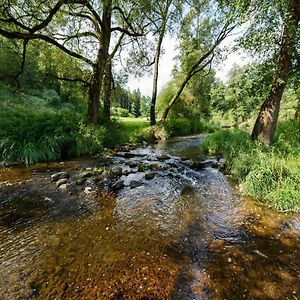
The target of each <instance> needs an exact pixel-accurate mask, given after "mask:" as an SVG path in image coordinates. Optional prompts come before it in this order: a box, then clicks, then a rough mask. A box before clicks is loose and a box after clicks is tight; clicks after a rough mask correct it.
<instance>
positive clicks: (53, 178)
mask: <svg viewBox="0 0 300 300" xmlns="http://www.w3.org/2000/svg"><path fill="white" fill-rule="evenodd" d="M69 177H70V174H69V173H67V172H58V173H55V174H53V175H51V181H58V180H59V179H65V178H69Z"/></svg>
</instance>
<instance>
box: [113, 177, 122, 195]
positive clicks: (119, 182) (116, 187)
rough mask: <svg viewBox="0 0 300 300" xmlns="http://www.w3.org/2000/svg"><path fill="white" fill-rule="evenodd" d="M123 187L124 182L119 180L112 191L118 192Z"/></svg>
mask: <svg viewBox="0 0 300 300" xmlns="http://www.w3.org/2000/svg"><path fill="white" fill-rule="evenodd" d="M123 187H124V180H119V181H117V182H116V183H115V184H114V185H113V186H112V190H113V191H114V192H116V191H118V190H120V189H122V188H123Z"/></svg>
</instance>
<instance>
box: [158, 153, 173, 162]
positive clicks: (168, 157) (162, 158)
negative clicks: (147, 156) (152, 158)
mask: <svg viewBox="0 0 300 300" xmlns="http://www.w3.org/2000/svg"><path fill="white" fill-rule="evenodd" d="M157 159H158V160H159V161H165V160H168V159H170V156H169V155H166V154H162V155H159V156H157Z"/></svg>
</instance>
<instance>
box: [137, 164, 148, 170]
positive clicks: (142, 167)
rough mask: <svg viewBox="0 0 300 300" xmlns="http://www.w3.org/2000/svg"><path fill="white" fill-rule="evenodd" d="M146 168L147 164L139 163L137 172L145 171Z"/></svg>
mask: <svg viewBox="0 0 300 300" xmlns="http://www.w3.org/2000/svg"><path fill="white" fill-rule="evenodd" d="M146 170H147V166H145V165H144V164H139V165H138V172H145V171H146Z"/></svg>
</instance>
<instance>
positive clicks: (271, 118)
mask: <svg viewBox="0 0 300 300" xmlns="http://www.w3.org/2000/svg"><path fill="white" fill-rule="evenodd" d="M299 20H300V2H299V0H289V1H288V6H287V11H286V13H285V16H284V24H283V34H282V38H281V43H280V49H279V53H278V58H277V66H276V70H275V73H274V78H273V82H272V86H271V89H270V92H269V94H268V96H267V98H266V100H265V101H264V103H263V104H262V106H261V108H260V111H259V114H258V117H257V119H256V122H255V125H254V128H253V131H252V138H253V139H259V140H260V141H261V142H262V143H263V144H265V145H271V144H272V140H273V136H274V133H275V128H276V124H277V120H278V115H279V109H280V102H281V98H282V94H283V91H284V88H285V86H286V82H287V80H288V76H289V72H290V69H291V64H292V58H293V49H294V48H295V45H296V43H297V32H298V26H299Z"/></svg>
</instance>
